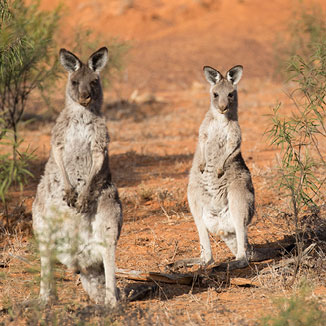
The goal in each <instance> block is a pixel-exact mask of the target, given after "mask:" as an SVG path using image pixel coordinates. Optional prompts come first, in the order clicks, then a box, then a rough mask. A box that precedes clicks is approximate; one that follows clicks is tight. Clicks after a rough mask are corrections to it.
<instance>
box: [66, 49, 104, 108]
mask: <svg viewBox="0 0 326 326" xmlns="http://www.w3.org/2000/svg"><path fill="white" fill-rule="evenodd" d="M107 61H108V49H107V48H106V47H103V48H100V49H99V50H97V51H96V52H94V53H93V54H92V55H91V56H90V57H89V59H88V60H87V64H84V63H82V62H81V61H80V60H79V59H78V57H77V56H76V55H74V54H73V53H71V52H69V51H67V50H66V49H61V50H60V62H61V64H62V65H63V67H64V68H65V69H66V70H67V71H68V72H69V76H68V83H67V95H68V96H69V97H70V98H71V99H72V100H73V101H74V102H77V103H79V104H80V105H82V106H84V107H88V106H90V105H91V104H92V103H98V102H100V103H101V101H102V88H101V82H100V76H99V72H100V71H101V70H102V69H103V68H104V66H105V65H106V63H107Z"/></svg>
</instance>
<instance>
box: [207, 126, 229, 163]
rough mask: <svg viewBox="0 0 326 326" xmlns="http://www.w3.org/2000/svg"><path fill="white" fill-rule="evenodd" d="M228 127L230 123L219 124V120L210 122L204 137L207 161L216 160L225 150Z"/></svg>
mask: <svg viewBox="0 0 326 326" xmlns="http://www.w3.org/2000/svg"><path fill="white" fill-rule="evenodd" d="M228 129H229V126H228V124H219V123H217V122H212V123H210V124H209V126H208V128H207V130H206V135H205V137H204V149H205V159H206V161H207V162H210V161H212V160H213V161H216V159H217V158H218V157H220V156H221V155H223V152H225V147H226V144H227V140H228Z"/></svg>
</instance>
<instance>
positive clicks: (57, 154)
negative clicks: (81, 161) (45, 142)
mask: <svg viewBox="0 0 326 326" xmlns="http://www.w3.org/2000/svg"><path fill="white" fill-rule="evenodd" d="M52 153H53V158H54V161H55V162H56V164H57V165H58V167H59V169H60V172H61V174H62V177H63V183H64V186H65V188H66V189H69V188H72V185H71V182H70V180H69V177H68V174H67V171H66V169H65V167H64V163H63V158H62V150H61V149H60V148H58V147H57V146H53V147H52Z"/></svg>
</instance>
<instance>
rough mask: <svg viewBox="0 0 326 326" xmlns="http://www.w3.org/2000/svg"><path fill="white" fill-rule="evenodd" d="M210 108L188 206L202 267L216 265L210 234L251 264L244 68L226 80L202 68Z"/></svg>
mask: <svg viewBox="0 0 326 326" xmlns="http://www.w3.org/2000/svg"><path fill="white" fill-rule="evenodd" d="M204 73H205V76H206V79H207V81H208V82H209V83H210V84H211V89H210V95H211V105H210V109H209V111H208V112H207V113H206V116H205V118H204V120H203V122H202V124H201V126H200V129H199V141H198V144H197V149H196V152H195V155H194V160H193V164H192V168H191V171H190V176H189V184H188V202H189V206H190V210H191V213H192V215H193V217H194V220H195V223H196V226H197V230H198V233H199V239H200V245H201V260H200V261H201V262H202V263H205V264H208V263H211V262H213V256H212V251H211V246H210V240H209V234H208V232H211V233H213V234H217V235H219V236H220V237H221V238H222V239H223V240H224V241H225V243H226V244H227V245H228V247H229V248H230V250H231V251H232V253H233V254H234V255H235V256H236V259H237V260H240V261H243V262H247V254H246V248H247V244H248V241H247V225H248V224H249V223H250V221H251V219H252V216H253V214H254V210H255V199H254V188H253V185H252V181H251V175H250V172H249V170H248V168H247V166H246V164H245V162H244V160H243V158H242V155H241V150H240V145H241V130H240V126H239V123H238V94H237V84H238V82H239V80H240V78H241V76H242V66H235V67H233V68H231V69H230V70H229V71H228V72H227V74H226V76H225V77H223V76H222V75H221V74H220V73H219V72H218V71H217V70H215V69H214V68H212V67H208V66H206V67H204Z"/></svg>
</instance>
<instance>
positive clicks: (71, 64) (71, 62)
mask: <svg viewBox="0 0 326 326" xmlns="http://www.w3.org/2000/svg"><path fill="white" fill-rule="evenodd" d="M59 57H60V62H61V64H62V65H63V67H64V68H65V69H66V70H67V71H69V72H74V71H77V70H78V69H79V68H80V67H81V61H80V60H79V59H78V58H77V57H76V56H75V55H74V54H73V53H71V52H70V51H67V50H66V49H61V50H60V52H59Z"/></svg>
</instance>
